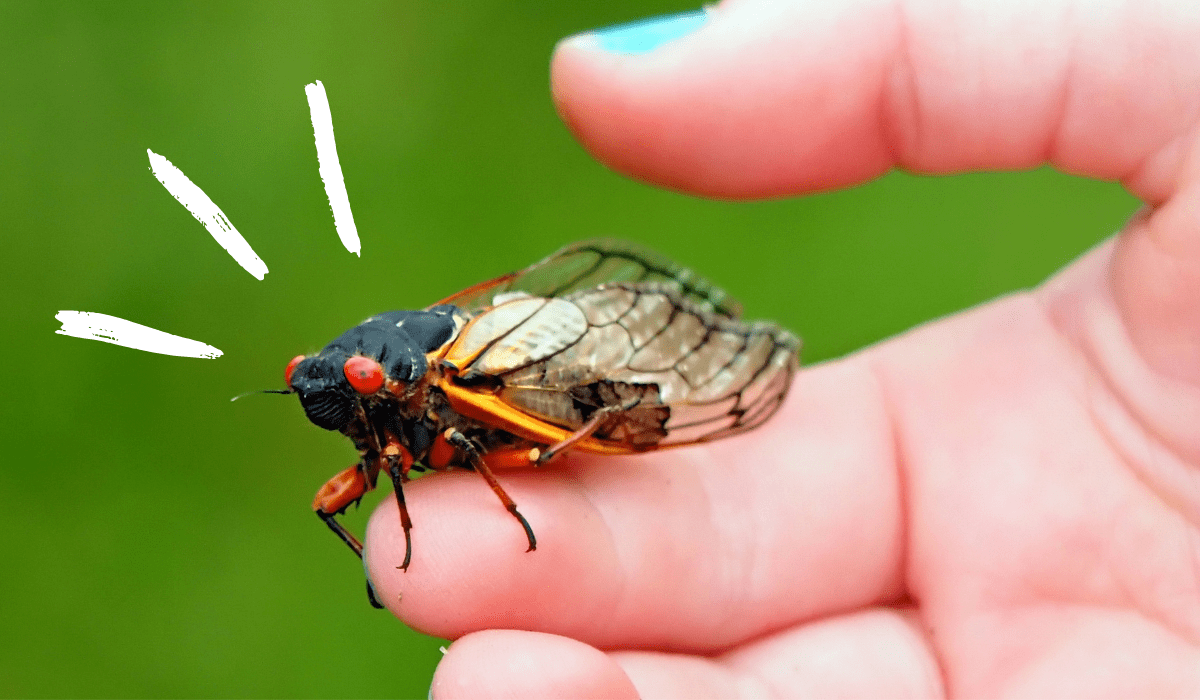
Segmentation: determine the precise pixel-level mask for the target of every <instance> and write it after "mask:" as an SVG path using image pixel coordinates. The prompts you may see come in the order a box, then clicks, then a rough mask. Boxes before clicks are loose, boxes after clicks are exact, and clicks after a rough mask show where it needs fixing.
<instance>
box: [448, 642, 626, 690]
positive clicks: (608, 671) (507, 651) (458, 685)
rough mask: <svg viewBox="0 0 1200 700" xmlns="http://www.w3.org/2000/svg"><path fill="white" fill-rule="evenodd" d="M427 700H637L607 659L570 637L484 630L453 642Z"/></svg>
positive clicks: (600, 653) (623, 678)
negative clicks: (595, 699) (586, 699)
mask: <svg viewBox="0 0 1200 700" xmlns="http://www.w3.org/2000/svg"><path fill="white" fill-rule="evenodd" d="M429 697H430V698H436V700H453V699H454V698H481V697H488V698H529V699H533V698H614V699H620V698H637V697H638V692H637V689H636V688H635V687H634V686H633V682H632V681H631V680H629V676H627V675H626V674H625V672H624V671H623V670H621V667H620V666H618V665H617V664H616V662H614V661H613V660H612V659H611V658H610V657H609V656H608V655H607V654H605V653H604V652H602V651H600V650H599V649H596V648H595V647H592V646H589V645H587V644H584V643H583V642H578V641H575V640H574V639H570V638H568V637H560V636H558V635H554V634H546V633H541V632H524V631H517V630H486V631H482V632H475V633H473V634H468V635H466V636H465V637H462V638H461V639H459V640H458V641H456V642H454V644H452V645H451V646H450V648H449V649H448V650H447V651H446V655H445V657H443V659H442V662H441V663H440V664H438V667H437V671H435V672H434V674H433V684H432V686H431V687H430V689H429Z"/></svg>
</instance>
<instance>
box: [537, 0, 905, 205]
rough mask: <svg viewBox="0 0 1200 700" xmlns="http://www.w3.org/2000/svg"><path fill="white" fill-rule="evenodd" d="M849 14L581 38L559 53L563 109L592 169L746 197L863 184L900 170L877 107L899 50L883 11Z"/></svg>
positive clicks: (719, 11) (809, 12)
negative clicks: (893, 49)
mask: <svg viewBox="0 0 1200 700" xmlns="http://www.w3.org/2000/svg"><path fill="white" fill-rule="evenodd" d="M850 4H851V5H859V6H862V7H857V8H854V7H846V6H843V5H842V4H838V5H837V7H836V8H833V9H829V8H823V6H822V5H819V4H818V5H814V4H813V3H801V4H798V5H795V6H793V5H792V4H789V3H771V2H745V3H734V4H729V3H726V4H722V5H720V6H718V7H715V8H709V9H705V10H700V11H697V12H692V13H684V14H681V15H673V16H668V17H665V18H653V19H651V20H644V21H641V22H633V23H630V24H627V25H621V26H618V27H615V28H609V29H605V30H598V31H591V32H585V33H582V34H578V35H575V36H572V37H569V38H567V39H565V40H563V41H562V42H560V44H559V45H558V47H557V49H556V51H555V55H554V58H553V60H552V63H551V89H552V93H553V95H554V100H555V103H556V105H557V107H558V110H559V113H560V114H561V115H562V118H563V120H564V121H565V122H566V124H567V125H568V127H569V128H570V129H571V130H572V131H573V132H574V133H575V135H576V137H577V138H578V139H579V140H580V142H581V143H582V144H583V145H584V147H585V148H587V149H588V150H589V151H591V152H592V154H593V155H594V156H595V157H596V158H597V159H599V160H600V161H601V162H603V163H604V164H606V165H608V166H609V167H611V168H612V169H614V170H617V171H619V172H622V173H625V174H628V175H631V176H633V177H635V178H638V179H641V180H645V181H648V182H651V183H653V184H656V185H660V186H663V187H668V188H671V189H676V190H682V191H687V192H691V193H695V194H702V195H707V196H714V197H722V198H734V199H737V198H749V197H764V196H765V197H772V196H785V195H790V194H796V193H798V192H801V191H809V190H816V189H828V188H831V187H836V186H840V185H844V184H847V183H851V182H857V181H861V180H863V179H867V178H870V177H873V176H876V175H878V174H881V173H883V172H885V171H886V170H887V169H888V168H889V167H891V165H892V156H891V152H890V149H889V147H888V146H887V143H886V142H885V138H884V135H883V133H882V131H881V129H880V119H879V108H878V100H879V93H880V89H881V85H882V82H883V75H882V71H883V65H884V59H883V57H884V56H885V55H886V53H887V50H888V49H887V47H888V46H891V45H892V44H893V43H894V42H893V41H891V40H890V39H889V38H888V36H887V32H888V31H890V30H889V27H888V25H887V23H886V22H884V21H880V20H879V16H880V14H881V13H879V12H871V11H870V9H871V8H872V7H873V6H875V5H879V4H881V3H877V2H873V0H860V2H858V3H850ZM852 17H853V18H855V22H853V23H849V20H850V19H851V18H852ZM873 20H874V21H873ZM843 25H844V26H843Z"/></svg>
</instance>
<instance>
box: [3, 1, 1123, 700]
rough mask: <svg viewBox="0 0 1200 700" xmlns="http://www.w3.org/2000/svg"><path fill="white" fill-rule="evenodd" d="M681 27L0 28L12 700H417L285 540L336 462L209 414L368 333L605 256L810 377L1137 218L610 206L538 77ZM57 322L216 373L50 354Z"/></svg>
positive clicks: (915, 185) (355, 586)
mask: <svg viewBox="0 0 1200 700" xmlns="http://www.w3.org/2000/svg"><path fill="white" fill-rule="evenodd" d="M689 8H690V6H689V5H687V4H679V3H677V2H676V3H667V2H652V1H649V0H640V1H637V2H628V1H621V2H617V1H612V2H607V3H561V2H529V1H527V2H499V1H492V0H476V1H473V2H467V3H420V2H393V3H367V2H364V3H334V2H308V3H293V2H205V3H201V4H177V3H162V2H144V3H132V2H123V3H119V4H117V3H69V2H68V3H54V4H50V3H23V4H13V3H6V4H3V5H0V55H3V58H4V60H3V68H4V70H3V72H2V73H0V85H2V86H3V94H4V96H5V103H4V105H3V109H2V110H0V134H2V136H0V162H2V163H3V168H0V200H2V201H3V208H2V212H3V214H2V216H3V223H2V224H0V225H2V226H3V229H4V231H5V236H4V240H5V244H6V245H5V250H4V252H3V254H0V260H2V261H3V262H2V263H0V264H2V265H3V271H2V272H3V275H2V282H0V284H2V285H3V289H4V305H5V309H6V314H5V315H6V324H5V326H6V329H5V337H4V342H3V344H2V345H0V352H3V354H4V357H3V367H4V368H5V375H4V388H5V391H4V399H3V401H2V403H0V406H2V410H3V416H2V417H0V418H2V419H0V426H3V427H0V431H2V434H3V437H4V454H5V459H4V467H3V469H2V470H0V497H2V499H3V503H4V505H5V516H6V522H7V525H6V526H5V527H4V528H3V535H0V558H2V560H3V562H4V567H5V570H4V575H3V576H2V577H0V620H2V621H3V623H2V624H3V629H2V632H3V634H0V695H3V696H5V697H18V696H23V697H46V696H89V697H141V696H159V697H197V696H207V697H253V696H267V697H274V696H294V697H321V696H330V697H339V696H340V697H356V696H363V697H373V696H413V697H425V693H426V690H427V688H428V683H429V678H430V674H431V673H432V670H433V668H434V666H435V664H436V662H437V660H438V659H439V657H440V654H439V652H438V646H439V644H441V643H443V642H442V641H441V640H437V639H433V638H429V637H425V636H422V635H420V634H417V633H415V632H412V631H410V630H408V629H406V628H405V627H404V626H403V625H401V624H400V623H398V622H397V621H396V620H395V619H393V618H392V617H391V616H390V615H388V614H386V613H381V612H377V611H374V610H372V609H371V608H369V607H368V606H367V604H366V602H365V600H364V596H363V593H362V577H361V572H360V570H359V569H358V567H357V566H356V565H355V564H354V562H353V561H352V560H351V558H350V556H349V555H348V554H347V552H346V551H345V550H344V548H343V547H342V546H341V545H340V544H339V543H337V542H336V541H335V540H334V538H333V537H332V536H331V535H329V533H328V532H326V531H325V529H324V527H323V526H321V524H320V523H319V522H318V521H317V519H316V518H314V517H313V515H312V513H311V511H310V510H309V503H310V499H311V497H312V494H313V493H314V491H315V490H316V489H317V487H318V486H320V485H321V484H322V483H323V482H324V481H325V479H326V478H328V477H329V476H331V475H333V474H334V473H335V472H336V471H338V470H340V469H341V468H343V467H344V466H345V465H347V464H349V463H350V462H351V461H352V459H353V457H354V455H353V451H352V449H351V445H350V444H349V442H348V441H346V440H344V439H342V438H340V437H339V436H337V435H333V434H329V433H325V432H324V431H321V430H319V429H317V428H315V427H314V426H312V425H311V424H309V423H308V422H307V421H306V420H305V418H304V416H303V414H302V412H301V410H300V407H299V405H298V402H296V401H295V400H294V399H293V398H290V397H287V398H283V397H275V396H258V397H251V398H248V399H246V400H243V401H240V402H238V403H232V404H231V403H230V402H229V398H230V397H231V396H234V395H236V394H240V393H242V392H245V391H248V390H253V389H261V388H268V387H279V386H281V385H282V373H283V367H284V365H285V364H286V363H287V361H288V359H289V358H291V357H292V356H293V355H295V354H297V353H300V352H311V351H314V350H316V349H318V348H320V347H321V346H322V345H324V343H326V342H327V341H329V340H330V339H332V338H333V336H335V335H337V334H338V333H340V332H341V331H342V330H344V329H345V328H346V327H348V326H350V325H353V324H354V323H357V322H358V321H360V320H361V319H362V318H364V317H366V316H368V315H370V314H372V313H375V312H378V311H381V310H386V309H392V308H414V307H421V306H424V305H426V304H428V303H430V302H432V301H434V300H436V299H439V298H441V297H443V296H445V295H447V294H449V293H451V292H453V291H456V290H458V289H461V288H463V287H465V286H467V285H469V284H471V283H474V282H477V281H480V280H482V279H485V278H488V277H491V276H494V275H497V274H500V273H503V272H506V271H508V270H510V269H514V268H518V267H521V266H523V265H525V264H527V263H530V262H532V261H534V260H536V259H538V258H540V257H541V256H543V255H545V254H547V253H548V252H550V251H552V250H554V249H555V248H557V247H558V246H559V245H561V244H563V243H566V242H568V241H571V240H576V239H581V238H587V237H594V236H608V235H615V236H621V237H627V238H630V239H634V240H638V241H643V242H645V243H648V244H650V245H652V246H653V247H656V248H658V249H659V250H661V251H663V252H665V253H667V254H670V255H672V256H673V257H676V258H677V259H679V260H681V261H682V262H684V263H685V264H688V265H689V266H691V267H693V268H695V269H697V270H699V271H701V272H703V273H705V274H707V275H708V276H709V277H711V278H712V279H714V280H715V281H717V282H718V283H720V284H722V285H724V286H725V287H726V288H727V289H729V290H731V291H732V292H733V293H734V294H735V295H736V296H739V297H740V298H741V299H742V301H743V302H744V303H745V305H746V308H747V312H748V314H749V315H750V316H757V317H769V318H775V319H778V320H779V321H781V322H782V323H784V324H785V325H787V326H789V327H791V328H792V329H794V330H796V331H798V332H800V333H801V334H802V335H803V336H804V338H805V340H806V349H805V359H806V360H807V361H810V362H811V361H819V360H822V359H826V358H830V357H835V356H838V355H841V354H844V353H847V352H849V351H852V350H854V349H855V348H859V347H861V346H863V345H865V344H867V343H871V342H874V341H876V340H879V339H881V338H884V337H886V336H889V335H892V334H895V333H898V332H900V331H903V330H904V329H905V328H908V327H910V326H912V325H913V324H916V323H920V322H922V321H924V320H927V319H930V318H933V317H936V316H939V315H942V314H947V313H950V312H953V311H956V310H958V309H962V308H963V307H966V306H969V305H972V304H976V303H979V302H982V301H984V300H986V299H989V298H991V297H994V296H996V295H999V294H1003V293H1005V292H1007V291H1009V290H1012V289H1016V288H1020V287H1026V286H1030V285H1034V284H1037V283H1038V282H1039V281H1040V280H1042V279H1043V278H1045V277H1046V276H1047V275H1049V274H1050V273H1051V272H1052V271H1054V270H1055V269H1056V268H1058V267H1060V266H1062V265H1063V264H1064V263H1066V262H1067V261H1069V260H1070V259H1072V258H1073V257H1075V256H1076V255H1078V254H1079V253H1080V252H1081V251H1083V250H1084V249H1085V248H1087V247H1088V246H1090V245H1092V244H1093V243H1095V242H1096V241H1098V240H1100V239H1102V238H1103V237H1105V236H1107V235H1109V234H1110V233H1112V232H1113V231H1115V230H1116V229H1117V228H1118V227H1119V226H1120V225H1121V224H1122V222H1123V221H1124V220H1125V219H1126V218H1127V217H1128V216H1129V215H1130V214H1131V213H1132V211H1133V210H1134V208H1135V206H1136V203H1135V202H1134V201H1133V199H1132V198H1130V197H1129V196H1128V195H1127V194H1125V193H1124V192H1123V191H1122V190H1121V189H1120V188H1119V187H1118V186H1116V185H1113V184H1104V183H1096V182H1088V181H1083V180H1079V179H1075V178H1071V177H1068V176H1065V175H1062V174H1059V173H1055V172H1052V171H1049V170H1038V171H1034V172H1026V173H1013V174H980V175H968V176H960V177H948V178H937V179H932V178H918V177H913V176H909V175H905V174H892V175H889V176H887V177H884V178H882V179H881V180H879V181H877V182H874V183H871V184H869V185H866V186H863V187H860V188H857V189H854V190H850V191H845V192H838V193H834V194H824V195H819V196H813V197H808V198H804V199H796V200H791V201H779V202H760V203H741V204H737V203H723V202H709V201H701V200H697V199H693V198H689V197H685V196H681V195H678V194H672V193H668V192H662V191H657V190H655V189H652V188H650V187H647V186H645V185H642V184H639V183H635V182H631V181H629V180H627V179H625V178H623V177H621V176H618V175H615V174H613V173H611V172H609V171H607V170H605V169H604V168H603V167H601V166H600V165H598V164H596V163H595V162H593V161H592V160H591V159H590V158H589V157H588V156H587V154H586V153H584V152H583V150H582V149H581V148H580V147H579V146H578V145H577V144H576V143H575V142H574V141H573V140H572V138H571V137H570V135H569V134H568V133H567V131H566V130H565V128H564V127H563V126H562V124H561V123H560V122H559V120H558V119H557V117H556V116H555V113H554V109H553V107H552V105H551V102H550V99H549V95H548V89H547V82H548V80H547V62H548V58H549V56H550V52H551V49H552V47H553V46H554V44H555V42H556V41H557V40H558V39H559V38H560V37H563V36H565V35H568V34H571V33H575V32H578V31H582V30H585V29H589V28H593V27H598V26H603V25H608V24H612V23H616V22H621V21H627V20H630V19H633V18H637V17H643V16H648V15H652V14H658V13H662V12H668V11H678V10H683V9H689ZM314 79H320V80H322V81H323V82H324V84H325V86H326V89H327V90H328V93H329V98H330V103H331V107H332V111H333V119H334V126H335V129H336V133H337V144H338V152H339V154H340V157H341V163H342V167H343V171H344V173H345V179H346V184H347V187H348V190H349V193H350V201H351V204H352V206H353V209H354V214H355V219H356V222H357V224H358V229H359V232H360V235H361V237H362V244H363V256H362V258H361V259H359V258H356V257H354V256H352V255H349V254H347V253H346V251H345V250H344V249H343V248H342V246H341V244H340V243H339V241H338V239H337V237H336V235H335V232H334V228H333V222H332V218H331V216H330V213H329V208H328V204H327V200H326V196H325V194H324V191H323V189H322V186H321V181H320V179H319V177H318V174H317V164H316V158H315V149H314V147H313V138H312V130H311V126H310V123H309V116H308V111H307V103H306V101H305V96H304V90H303V87H304V84H305V83H308V82H311V81H312V80H314ZM147 148H151V149H153V150H154V151H155V152H157V153H161V154H162V155H164V156H166V157H167V158H168V159H170V160H171V161H172V162H174V163H175V164H176V165H177V166H178V167H180V168H181V169H182V170H183V171H184V172H185V173H186V174H187V175H188V176H189V177H190V178H191V179H192V180H193V181H194V182H196V184H198V185H199V186H200V187H201V188H202V189H204V190H205V191H206V192H207V193H208V194H209V195H210V196H211V197H212V198H213V199H214V201H216V202H217V204H218V205H219V206H220V207H221V208H222V209H223V210H224V211H225V212H226V214H228V215H229V217H230V219H231V220H232V221H233V223H234V225H236V226H237V227H238V229H239V230H240V231H241V232H242V233H243V235H245V237H246V238H247V240H248V241H249V242H250V243H251V245H252V246H253V247H254V249H255V250H256V251H257V252H258V254H259V255H260V256H261V257H262V258H263V259H264V260H265V261H266V263H267V265H268V266H269V267H270V270H271V272H270V274H269V275H268V276H267V278H266V280H265V281H263V282H259V281H257V280H255V279H254V278H252V277H251V276H250V275H248V274H247V273H246V272H245V271H243V270H242V269H241V268H239V267H238V266H237V265H236V264H235V263H234V262H233V260H232V259H231V258H230V257H229V256H228V255H227V254H226V253H225V252H224V251H223V250H221V249H220V248H219V247H218V246H217V245H216V244H215V243H214V241H213V240H212V239H211V237H210V236H209V235H208V234H207V233H206V232H205V231H204V229H203V228H202V227H201V226H200V225H199V224H198V223H196V222H195V221H194V220H193V219H192V218H191V216H190V215H188V213H187V212H186V211H185V210H184V209H183V208H182V207H180V206H179V204H178V203H176V202H175V200H174V199H172V198H171V197H170V196H169V195H168V194H167V192H166V191H165V190H164V189H163V188H162V187H161V186H160V185H159V183H158V182H157V181H155V179H154V178H153V176H152V175H151V174H150V173H149V171H148V162H147V157H146V149H147ZM59 309H77V310H87V311H98V312H102V313H108V314H113V315H116V316H120V317H123V318H127V319H130V320H134V321H137V322H140V323H144V324H147V325H150V326H153V327H156V328H159V329H162V330H165V331H167V332H171V333H176V334H179V335H183V336H186V337H190V338H196V339H198V340H201V341H204V342H207V343H210V344H212V345H215V346H216V347H218V348H220V349H222V350H223V351H224V352H225V356H224V357H222V358H220V359H218V360H196V359H184V358H175V357H163V356H158V355H151V354H148V353H143V352H137V351H134V350H128V349H124V348H119V347H116V346H113V345H106V344H102V343H97V342H91V341H85V340H78V339H73V338H66V337H62V336H58V335H55V334H54V330H55V329H56V328H57V327H58V324H57V322H56V321H55V320H54V314H55V312H56V311H58V310H59ZM378 498H379V495H378V494H377V495H375V498H374V499H371V500H370V501H369V502H368V504H367V507H364V508H363V509H362V511H361V512H360V513H358V514H357V515H355V516H353V517H351V518H350V523H351V526H352V527H354V528H355V529H358V530H361V528H362V525H363V523H364V521H365V517H366V514H367V513H368V512H369V511H370V506H372V505H373V504H374V503H375V502H376V501H377V500H378ZM446 604H447V605H453V604H454V601H452V600H448V601H446Z"/></svg>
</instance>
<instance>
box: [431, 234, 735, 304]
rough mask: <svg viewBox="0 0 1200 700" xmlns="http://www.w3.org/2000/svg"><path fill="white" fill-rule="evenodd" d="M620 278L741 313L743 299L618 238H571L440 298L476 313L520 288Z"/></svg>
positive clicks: (556, 292)
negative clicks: (673, 289) (671, 288)
mask: <svg viewBox="0 0 1200 700" xmlns="http://www.w3.org/2000/svg"><path fill="white" fill-rule="evenodd" d="M617 282H631V283H663V284H667V285H675V286H678V288H679V296H680V298H682V299H686V300H688V302H690V303H691V304H693V305H695V306H696V307H697V308H699V309H703V310H706V311H709V312H712V313H715V314H718V315H721V316H726V317H728V318H738V317H739V316H741V312H742V307H741V304H739V303H738V302H737V301H736V300H734V299H731V298H730V297H729V296H728V295H727V294H725V292H724V290H722V289H721V288H720V287H717V286H715V285H713V284H712V283H710V282H709V281H708V280H705V279H703V278H702V277H700V276H699V275H697V274H695V273H694V272H692V271H691V270H690V269H688V268H686V267H684V266H682V265H680V264H678V263H676V262H673V261H672V260H670V259H669V258H667V257H666V256H664V255H662V254H660V253H657V252H655V251H653V250H650V249H649V248H646V247H644V246H641V245H638V244H636V243H631V242H629V241H621V240H615V239H596V240H590V241H581V242H579V243H572V244H571V245H568V246H566V247H565V248H563V249H561V250H559V251H558V252H556V253H554V254H552V255H550V256H549V257H547V258H546V259H545V260H542V261H541V262H537V263H534V264H533V265H530V266H529V267H527V268H525V269H524V270H520V271H518V272H512V273H509V274H507V275H503V276H501V277H497V278H495V279H493V280H488V281H487V282H482V283H480V284H477V285H475V286H473V287H469V288H467V289H465V290H463V291H461V292H459V293H457V294H455V295H453V296H450V297H447V298H446V299H443V300H442V301H440V302H438V303H439V304H453V305H455V306H457V307H459V308H461V309H463V310H464V311H466V312H467V313H468V314H469V315H474V314H475V313H477V312H479V311H482V310H483V309H486V308H488V307H491V306H496V305H497V301H498V300H497V296H499V301H501V302H503V301H504V300H506V299H511V298H512V297H513V296H517V294H516V293H521V292H523V293H525V294H528V295H530V296H535V297H547V298H554V297H562V296H566V295H568V294H570V293H572V292H577V291H580V290H586V289H592V288H595V287H598V286H600V285H602V284H608V283H617Z"/></svg>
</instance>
